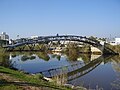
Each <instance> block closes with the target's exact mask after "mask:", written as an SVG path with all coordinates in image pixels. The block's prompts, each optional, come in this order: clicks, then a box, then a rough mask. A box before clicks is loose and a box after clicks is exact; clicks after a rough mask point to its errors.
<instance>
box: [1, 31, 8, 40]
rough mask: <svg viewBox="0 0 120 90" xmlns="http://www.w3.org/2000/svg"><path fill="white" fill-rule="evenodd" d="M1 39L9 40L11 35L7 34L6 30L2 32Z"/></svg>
mask: <svg viewBox="0 0 120 90" xmlns="http://www.w3.org/2000/svg"><path fill="white" fill-rule="evenodd" d="M0 40H7V41H8V40H9V36H8V35H7V34H6V32H2V34H0Z"/></svg>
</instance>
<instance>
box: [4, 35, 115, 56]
mask: <svg viewBox="0 0 120 90" xmlns="http://www.w3.org/2000/svg"><path fill="white" fill-rule="evenodd" d="M53 41H63V42H65V41H76V42H83V43H87V44H90V45H92V46H94V47H97V48H98V49H100V50H101V51H102V52H103V54H116V53H115V52H114V51H113V50H111V49H109V48H107V47H105V46H104V45H101V44H100V42H99V41H98V40H94V39H91V38H87V37H83V36H75V35H56V36H39V37H37V38H33V39H28V38H21V39H18V40H15V41H14V43H13V44H12V45H6V46H4V48H5V49H6V50H8V51H13V50H14V49H15V48H16V47H20V46H25V45H28V47H29V48H30V50H31V51H32V50H34V49H35V48H34V47H35V44H48V43H49V42H53ZM19 49H20V50H24V47H22V48H19Z"/></svg>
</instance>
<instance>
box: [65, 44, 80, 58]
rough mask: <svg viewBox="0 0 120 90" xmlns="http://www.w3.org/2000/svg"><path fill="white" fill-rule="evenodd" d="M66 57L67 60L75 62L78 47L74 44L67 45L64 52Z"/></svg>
mask: <svg viewBox="0 0 120 90" xmlns="http://www.w3.org/2000/svg"><path fill="white" fill-rule="evenodd" d="M65 53H66V55H67V57H68V59H69V60H77V58H78V56H79V55H78V54H79V47H78V46H77V45H76V44H74V43H70V44H68V45H67V48H66V51H65Z"/></svg>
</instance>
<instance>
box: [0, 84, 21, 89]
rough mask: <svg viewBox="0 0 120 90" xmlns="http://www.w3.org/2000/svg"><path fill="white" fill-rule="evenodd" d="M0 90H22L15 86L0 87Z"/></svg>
mask: <svg viewBox="0 0 120 90" xmlns="http://www.w3.org/2000/svg"><path fill="white" fill-rule="evenodd" d="M0 90H23V89H20V87H18V86H15V85H7V86H0Z"/></svg>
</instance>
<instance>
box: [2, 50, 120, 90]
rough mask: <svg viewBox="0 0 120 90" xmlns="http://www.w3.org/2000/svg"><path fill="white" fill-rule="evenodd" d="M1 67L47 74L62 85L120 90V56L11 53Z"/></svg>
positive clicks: (3, 56) (3, 59) (4, 55)
mask: <svg viewBox="0 0 120 90" xmlns="http://www.w3.org/2000/svg"><path fill="white" fill-rule="evenodd" d="M0 64H1V65H2V66H5V67H9V68H14V69H17V70H20V71H24V72H26V73H30V74H39V73H40V74H43V75H44V76H45V77H49V78H52V79H53V80H55V81H56V83H58V84H72V85H74V86H83V87H86V88H89V89H103V90H120V56H100V55H89V54H80V55H77V56H76V55H74V56H73V55H69V56H68V55H65V54H61V53H45V52H21V53H20V52H11V53H6V54H5V53H4V54H0Z"/></svg>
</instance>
